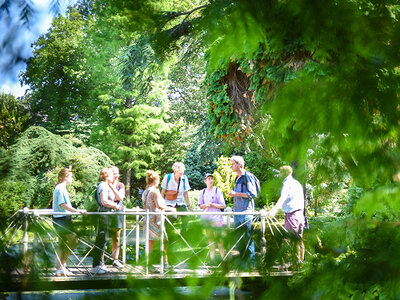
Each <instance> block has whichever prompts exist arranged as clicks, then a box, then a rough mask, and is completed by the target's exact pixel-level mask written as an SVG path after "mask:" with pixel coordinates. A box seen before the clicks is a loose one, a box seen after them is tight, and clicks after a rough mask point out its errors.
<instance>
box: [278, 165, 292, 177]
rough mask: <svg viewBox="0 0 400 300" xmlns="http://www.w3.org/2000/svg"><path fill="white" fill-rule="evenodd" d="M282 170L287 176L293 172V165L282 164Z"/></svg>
mask: <svg viewBox="0 0 400 300" xmlns="http://www.w3.org/2000/svg"><path fill="white" fill-rule="evenodd" d="M279 170H280V171H281V172H284V173H285V174H286V176H289V175H292V174H293V169H292V167H291V166H282V167H280V168H279Z"/></svg>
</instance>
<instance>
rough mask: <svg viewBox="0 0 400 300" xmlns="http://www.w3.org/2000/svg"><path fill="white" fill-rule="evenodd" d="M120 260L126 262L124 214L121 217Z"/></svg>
mask: <svg viewBox="0 0 400 300" xmlns="http://www.w3.org/2000/svg"><path fill="white" fill-rule="evenodd" d="M122 220H123V221H122V262H123V263H124V264H125V263H126V215H124V217H123V219H122Z"/></svg>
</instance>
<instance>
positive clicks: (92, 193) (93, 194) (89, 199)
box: [84, 185, 99, 212]
mask: <svg viewBox="0 0 400 300" xmlns="http://www.w3.org/2000/svg"><path fill="white" fill-rule="evenodd" d="M84 207H85V209H86V210H87V211H88V212H95V211H97V210H98V208H99V200H98V197H97V185H94V186H92V187H91V188H90V189H89V192H88V194H87V196H86V199H85V201H84Z"/></svg>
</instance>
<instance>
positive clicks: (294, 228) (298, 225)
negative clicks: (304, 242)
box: [285, 209, 304, 238]
mask: <svg viewBox="0 0 400 300" xmlns="http://www.w3.org/2000/svg"><path fill="white" fill-rule="evenodd" d="M285 228H286V230H287V231H289V232H292V233H295V234H296V235H297V236H299V237H300V238H303V230H304V214H303V210H302V209H299V210H295V211H293V212H290V213H286V214H285Z"/></svg>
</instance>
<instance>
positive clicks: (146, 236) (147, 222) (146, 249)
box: [144, 210, 150, 275]
mask: <svg viewBox="0 0 400 300" xmlns="http://www.w3.org/2000/svg"><path fill="white" fill-rule="evenodd" d="M149 223H150V218H149V211H148V210H146V234H145V241H144V245H145V246H144V247H145V252H146V275H148V274H149V252H150V251H149V234H150V233H149V230H150V224H149Z"/></svg>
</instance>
